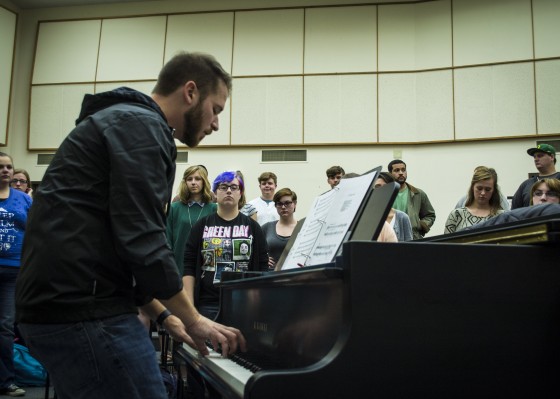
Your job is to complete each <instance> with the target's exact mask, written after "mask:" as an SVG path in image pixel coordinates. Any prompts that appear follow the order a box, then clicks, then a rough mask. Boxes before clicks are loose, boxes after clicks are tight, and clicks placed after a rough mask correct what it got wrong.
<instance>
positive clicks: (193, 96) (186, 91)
mask: <svg viewBox="0 0 560 399" xmlns="http://www.w3.org/2000/svg"><path fill="white" fill-rule="evenodd" d="M183 98H184V99H185V102H186V103H187V104H188V105H194V104H196V102H197V101H198V88H197V87H196V83H195V82H193V81H192V80H189V81H188V82H187V83H185V84H184V85H183Z"/></svg>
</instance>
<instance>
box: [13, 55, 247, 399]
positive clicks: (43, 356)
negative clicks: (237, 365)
mask: <svg viewBox="0 0 560 399" xmlns="http://www.w3.org/2000/svg"><path fill="white" fill-rule="evenodd" d="M230 90H231V77H230V76H229V75H228V74H227V73H226V72H225V71H224V70H223V69H222V67H221V66H220V64H219V63H218V62H217V61H216V60H215V59H214V58H213V57H211V56H208V55H203V54H188V53H182V54H178V55H177V56H175V57H173V58H172V59H171V60H170V61H169V62H168V63H167V64H166V65H165V66H164V67H163V69H162V71H161V72H160V75H159V77H158V81H157V84H156V86H155V88H154V90H153V93H152V95H151V97H150V96H147V95H144V94H143V93H140V92H138V91H135V90H132V89H129V88H124V87H123V88H119V89H116V90H113V91H110V92H106V93H99V94H96V95H87V96H86V97H85V98H84V102H83V104H82V111H81V113H80V116H79V118H78V121H77V126H76V127H75V128H74V129H73V130H72V132H70V134H69V135H68V136H67V137H66V139H65V140H64V141H63V142H62V144H61V145H60V147H59V149H58V151H57V153H56V155H55V157H54V159H53V161H52V162H51V164H50V166H49V168H48V169H47V171H46V173H45V176H44V178H43V181H42V182H41V186H40V187H39V189H38V190H37V193H36V194H35V196H34V206H33V207H32V209H31V211H30V213H29V218H28V225H27V232H26V240H25V242H24V246H23V253H22V269H21V271H20V274H19V278H18V281H17V286H16V311H17V321H18V322H19V328H20V330H21V332H22V334H23V336H24V337H25V341H26V343H27V345H28V346H29V348H30V350H31V353H32V354H33V355H34V356H35V357H36V358H37V359H38V360H39V361H40V362H41V363H43V365H44V366H45V367H46V369H47V370H48V372H49V376H50V378H51V380H52V381H53V384H54V386H55V387H56V392H57V395H58V396H59V397H60V398H61V399H70V398H72V399H77V398H83V399H99V398H104V399H108V398H115V399H117V398H118V399H120V398H127V399H140V398H146V399H164V398H167V394H166V391H165V388H164V386H163V382H162V378H161V374H160V371H159V367H158V365H157V361H156V356H155V351H154V347H153V345H152V343H151V340H150V338H149V336H148V334H146V331H145V329H144V328H143V327H142V325H141V324H140V321H139V319H138V317H137V306H138V305H141V306H142V309H143V310H144V311H145V312H146V313H147V314H148V315H149V316H150V317H151V318H152V319H153V320H155V319H156V318H157V320H158V322H160V323H163V324H164V326H165V328H166V329H168V331H170V332H171V334H172V335H173V336H174V338H177V339H181V340H183V341H187V342H189V343H190V344H191V345H195V346H196V347H197V348H198V349H199V350H200V351H201V352H202V353H203V354H207V353H208V350H207V348H206V346H205V344H204V341H205V340H206V339H210V340H211V341H212V342H213V344H215V345H217V344H220V345H221V347H222V351H223V353H225V354H226V355H227V354H228V353H232V352H234V351H235V350H236V349H237V347H238V346H241V348H242V349H244V348H245V340H244V338H243V336H242V335H241V333H240V332H239V331H238V330H237V329H234V328H230V327H225V326H223V325H220V324H218V323H215V322H213V321H211V320H209V319H207V318H204V317H202V316H201V315H200V314H199V313H198V312H197V311H196V310H195V308H194V307H193V304H192V302H191V301H190V300H189V298H188V295H187V293H186V291H185V290H184V289H183V285H182V281H181V278H180V276H179V275H178V272H177V266H176V265H175V259H174V256H173V252H172V251H171V249H170V248H169V247H168V245H167V242H166V238H165V220H166V218H165V207H166V203H168V202H169V200H170V198H171V190H172V185H173V179H174V177H175V162H174V161H175V157H176V153H177V149H176V147H175V143H174V140H173V139H174V138H176V139H178V140H180V141H182V142H183V143H185V144H187V145H188V146H189V147H194V146H196V145H197V144H198V143H199V142H200V141H201V140H202V139H203V138H204V137H205V136H206V135H208V134H211V133H212V132H213V131H216V130H218V127H219V126H218V114H219V113H220V112H221V111H222V110H223V109H224V107H225V103H226V100H227V98H228V96H229V92H230ZM153 298H158V299H159V300H160V301H161V302H159V301H157V300H155V299H153ZM162 303H163V304H164V305H165V306H166V307H167V308H168V309H169V310H170V311H171V312H172V313H173V315H174V316H171V317H170V316H169V315H170V312H169V311H168V310H167V309H165V308H164V306H163V305H162ZM158 315H159V316H158ZM185 326H186V327H185ZM187 332H188V334H189V335H190V336H189V335H187Z"/></svg>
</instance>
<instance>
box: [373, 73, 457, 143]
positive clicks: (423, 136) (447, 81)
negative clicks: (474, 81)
mask: <svg viewBox="0 0 560 399" xmlns="http://www.w3.org/2000/svg"><path fill="white" fill-rule="evenodd" d="M452 139H453V83H452V77H451V71H435V72H424V73H399V74H383V75H380V76H379V141H380V142H423V141H438V140H452Z"/></svg>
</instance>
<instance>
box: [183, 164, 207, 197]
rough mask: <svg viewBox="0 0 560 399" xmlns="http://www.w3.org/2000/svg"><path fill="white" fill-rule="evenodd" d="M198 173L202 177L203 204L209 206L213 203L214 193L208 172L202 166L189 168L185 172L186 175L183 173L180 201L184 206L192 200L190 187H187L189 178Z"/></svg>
mask: <svg viewBox="0 0 560 399" xmlns="http://www.w3.org/2000/svg"><path fill="white" fill-rule="evenodd" d="M196 172H198V174H199V175H200V177H202V184H203V187H202V193H201V195H202V197H201V199H202V202H203V203H205V204H208V203H210V202H212V192H211V191H210V182H209V181H208V173H207V172H206V168H204V167H203V166H202V165H194V166H189V167H188V168H187V170H185V173H183V179H182V180H181V182H180V183H179V199H180V200H181V202H182V203H184V204H188V203H189V201H190V199H191V192H190V191H189V187H188V186H187V178H188V177H189V176H190V175H192V174H193V173H196Z"/></svg>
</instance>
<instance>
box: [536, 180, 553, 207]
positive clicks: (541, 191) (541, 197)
mask: <svg viewBox="0 0 560 399" xmlns="http://www.w3.org/2000/svg"><path fill="white" fill-rule="evenodd" d="M558 203H560V180H558V179H542V180H539V181H537V182H536V183H535V184H533V187H531V205H540V204H558Z"/></svg>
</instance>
